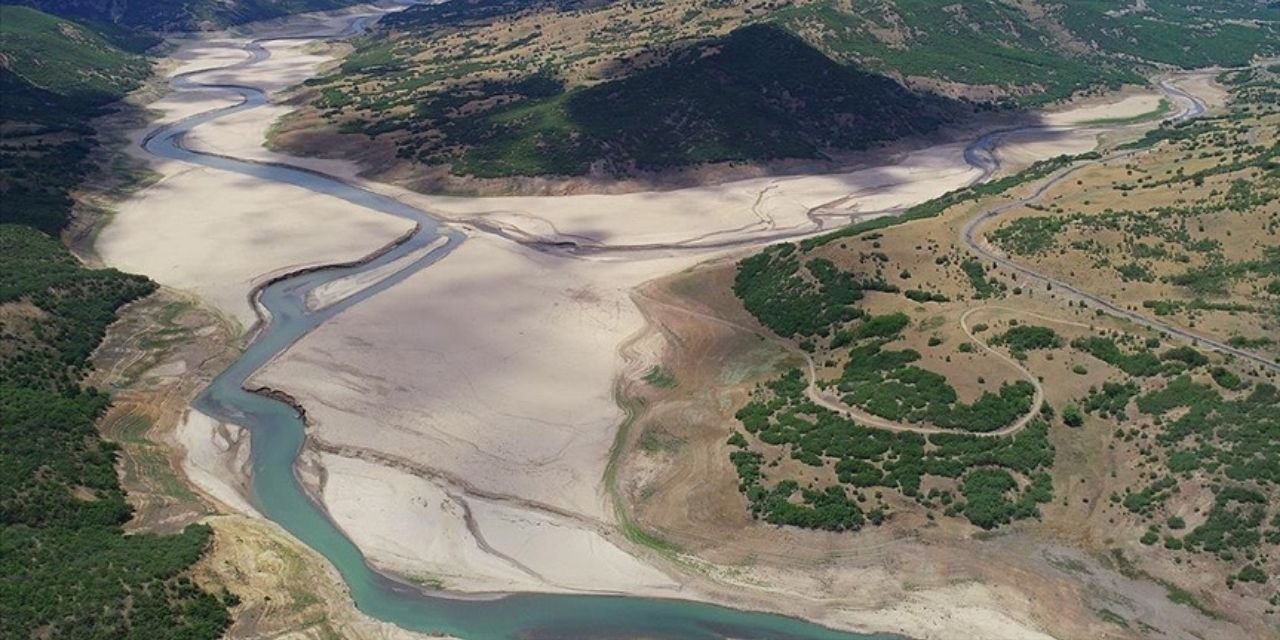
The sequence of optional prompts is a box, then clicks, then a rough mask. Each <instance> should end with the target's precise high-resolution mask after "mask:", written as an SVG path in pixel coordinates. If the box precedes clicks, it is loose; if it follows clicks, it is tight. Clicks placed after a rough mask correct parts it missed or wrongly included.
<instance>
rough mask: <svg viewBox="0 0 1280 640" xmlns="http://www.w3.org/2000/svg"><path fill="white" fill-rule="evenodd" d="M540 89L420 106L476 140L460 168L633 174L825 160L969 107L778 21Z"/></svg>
mask: <svg viewBox="0 0 1280 640" xmlns="http://www.w3.org/2000/svg"><path fill="white" fill-rule="evenodd" d="M548 93H551V92H550V91H549V92H548ZM526 95H528V94H526ZM529 98H530V99H528V100H523V101H519V102H515V103H513V104H511V105H509V106H506V107H503V108H499V109H494V110H492V111H490V112H487V113H484V114H481V115H477V116H475V117H471V118H460V119H453V120H449V119H448V113H447V111H446V110H445V109H436V110H432V109H430V107H428V106H426V105H425V104H424V105H423V106H420V108H419V110H418V113H419V115H421V116H427V117H432V118H433V119H436V120H435V121H437V122H440V123H441V124H442V127H443V128H444V130H445V131H447V132H448V133H449V134H451V135H450V137H449V138H447V139H445V141H444V142H445V143H446V144H455V145H456V144H462V145H465V146H466V147H468V149H469V150H468V151H466V152H465V153H463V154H462V155H461V157H460V158H458V159H457V160H456V161H455V163H454V165H453V166H454V169H455V171H457V172H459V173H467V174H472V175H480V176H503V175H527V174H538V173H554V174H580V173H585V172H586V171H588V170H589V168H590V167H591V165H592V164H593V163H595V164H597V165H600V164H601V163H603V164H604V166H603V168H606V169H608V170H609V171H611V172H612V173H615V174H623V173H626V172H628V171H629V170H631V169H640V170H655V169H663V168H668V167H679V166H685V165H690V164H699V163H705V162H724V161H747V160H759V159H776V158H818V157H822V156H823V152H824V150H827V149H832V148H839V149H860V148H865V147H867V146H869V145H871V144H873V143H876V142H879V141H884V140H891V139H894V138H898V137H902V136H904V135H909V134H913V133H921V132H927V131H932V130H933V129H935V128H937V126H939V125H940V124H941V123H942V122H945V121H947V120H948V119H949V118H951V117H952V116H953V115H954V114H956V113H958V112H959V111H961V110H962V107H961V106H960V105H958V104H955V103H952V102H950V101H947V100H943V99H937V98H926V97H921V96H918V95H916V94H913V93H911V92H910V91H907V90H906V89H904V88H903V87H902V86H901V85H899V84H898V83H896V82H894V81H893V80H890V79H888V78H885V77H883V76H879V75H875V74H869V73H865V72H862V71H859V70H857V69H855V68H852V67H845V66H841V65H838V64H836V63H834V62H832V61H831V60H830V59H828V58H827V57H826V56H824V55H822V54H821V53H820V52H818V51H817V50H815V49H813V48H812V47H809V46H808V45H806V44H805V43H804V42H803V41H801V40H799V39H797V38H796V37H794V36H792V35H791V34H789V33H787V32H785V31H782V30H780V29H777V28H775V27H772V26H767V25H755V26H749V27H744V28H742V29H739V30H737V31H734V32H732V33H731V34H729V35H728V36H726V37H724V38H719V39H715V40H712V41H709V42H706V43H703V44H701V45H700V46H697V47H692V48H689V49H687V50H684V51H681V52H680V53H679V54H678V55H677V56H675V57H673V58H672V59H671V60H670V61H668V63H667V64H665V65H663V66H660V67H655V68H652V69H646V70H644V71H640V72H637V73H635V74H633V75H630V76H627V77H625V78H621V79H619V80H615V81H611V82H605V83H602V84H598V85H595V86H592V87H587V88H583V89H578V90H572V91H567V92H565V91H558V90H557V91H555V92H554V93H553V94H552V95H547V96H529ZM442 102H443V101H442ZM441 106H444V104H443V103H442V104H441Z"/></svg>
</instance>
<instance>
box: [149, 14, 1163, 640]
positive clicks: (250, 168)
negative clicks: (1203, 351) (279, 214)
mask: <svg viewBox="0 0 1280 640" xmlns="http://www.w3.org/2000/svg"><path fill="white" fill-rule="evenodd" d="M368 22H369V18H368V17H359V18H354V19H353V20H352V22H351V23H350V25H349V26H348V27H347V29H346V30H345V31H344V32H343V33H342V34H339V36H345V35H351V34H353V33H355V32H357V31H359V30H360V29H363V28H364V27H365V26H366V25H367V23H368ZM326 37H333V35H332V34H325V35H319V36H305V37H302V36H299V37H298V38H305V39H319V38H326ZM245 50H246V51H247V52H248V53H249V58H248V59H246V60H244V61H241V62H237V63H234V64H232V65H229V66H226V67H221V68H220V69H204V70H201V71H198V72H192V73H189V74H182V75H179V76H176V77H174V78H173V80H172V83H171V86H172V88H173V90H174V91H177V92H183V91H208V90H210V89H216V90H222V91H226V92H231V93H235V94H238V95H239V96H240V97H241V99H242V102H240V103H239V104H237V105H234V106H230V107H225V108H220V109H215V110H212V111H208V112H205V113H202V114H198V115H195V116H191V117H189V118H186V119H183V120H181V121H179V122H176V123H172V124H168V125H164V126H161V127H159V128H157V129H155V130H154V131H152V132H150V133H149V134H148V135H147V136H146V137H145V138H144V139H143V143H142V144H143V148H144V149H145V150H146V151H147V152H149V153H151V154H153V155H156V156H159V157H162V158H168V159H172V160H178V161H182V162H187V163H191V164H195V165H201V166H205V167H209V168H212V169H216V170H220V171H228V172H233V173H237V174H242V175H247V176H252V177H254V178H257V179H261V180H268V181H275V182H279V183H285V184H289V185H293V186H296V187H301V188H304V189H307V190H310V191H312V192H314V193H318V194H324V195H328V196H332V197H335V198H340V199H342V200H345V201H347V202H349V203H352V204H354V205H357V206H360V207H364V208H367V209H370V210H374V211H378V212H381V213H383V214H386V215H391V216H396V217H399V218H404V219H407V220H411V221H413V222H414V223H416V225H417V228H416V229H415V231H414V232H413V233H411V234H409V235H408V236H406V237H405V238H403V239H402V240H401V241H400V242H399V243H397V244H395V245H393V246H391V247H389V248H386V249H385V250H383V251H382V252H380V253H378V254H375V255H374V256H371V257H369V258H368V259H366V260H363V261H361V262H359V263H358V264H346V265H333V266H330V267H325V268H320V269H309V270H304V271H300V272H297V273H294V274H289V275H286V276H282V277H280V278H277V279H275V280H273V281H271V282H269V283H267V284H266V285H264V286H262V287H261V288H260V289H259V290H257V291H256V292H255V299H256V301H257V303H258V309H259V313H260V314H261V315H262V316H263V322H262V323H261V325H260V327H259V329H258V330H257V332H256V333H255V334H254V336H253V339H252V341H251V342H250V344H249V345H248V347H247V348H246V349H245V351H244V352H243V354H242V355H241V356H240V358H239V359H238V360H236V361H235V362H234V363H233V364H232V365H231V366H230V367H229V368H227V369H226V370H225V371H223V372H222V373H221V374H219V375H218V376H217V377H216V378H215V379H214V380H213V382H212V383H211V384H210V385H209V387H208V388H206V389H205V390H203V391H202V392H201V393H200V395H199V396H198V397H197V398H196V400H195V402H194V406H195V408H196V409H197V410H199V411H201V412H202V413H205V414H207V415H209V416H211V417H213V418H215V419H218V420H221V421H225V422H228V423H233V424H237V425H241V426H243V427H245V428H247V429H249V431H250V432H251V434H252V469H253V475H252V478H253V480H252V496H251V498H252V500H253V501H254V503H255V505H256V506H257V507H258V509H260V510H261V512H262V513H263V514H264V515H265V516H266V517H268V518H270V519H272V520H274V521H275V522H277V523H279V524H280V525H281V526H283V527H284V528H285V529H286V530H288V531H289V532H290V533H291V534H292V535H294V536H295V537H296V538H298V539H299V540H301V541H302V542H303V543H305V544H306V545H308V546H310V547H311V548H312V549H314V550H316V551H317V552H319V553H320V554H321V555H323V556H324V557H325V558H326V559H328V561H329V562H331V563H332V564H333V566H334V567H335V568H336V569H337V571H338V572H339V574H341V576H342V578H343V580H344V581H345V582H346V584H347V585H348V587H349V588H350V592H351V596H352V598H353V599H354V601H355V604H356V606H357V607H359V609H360V610H361V611H363V612H365V613H366V614H368V615H370V616H371V617H373V618H376V619H378V620H383V621H387V622H391V623H394V624H396V625H398V626H400V627H403V628H406V629H410V630H414V631H423V632H431V633H439V634H447V635H452V636H457V637H461V638H468V639H490V638H493V639H498V638H555V639H562V638H583V639H586V638H630V637H644V638H660V639H668V638H669V639H677V638H678V639H692V640H696V639H702V638H707V639H712V638H742V639H765V638H770V639H774V638H776V639H797V640H799V639H808V640H827V639H831V640H835V639H846V640H848V639H863V640H867V639H872V638H885V637H887V636H868V635H861V634H854V633H847V632H841V631H836V630H832V629H828V628H826V627H822V626H820V625H816V624H813V623H809V622H805V621H802V620H798V619H794V618H788V617H784V616H779V615H773V614H765V613H755V612H748V611H740V610H735V609H730V608H725V607H718V606H714V605H708V604H701V603H696V602H691V601H683V600H671V599H659V598H639V597H623V596H602V595H564V594H554V595H553V594H532V593H521V594H502V595H495V596H493V597H486V598H462V597H451V596H449V595H448V594H445V593H440V592H432V591H428V590H424V589H421V588H419V587H417V586H413V585H411V584H408V583H406V582H404V581H401V580H398V579H396V578H394V577H392V576H389V575H386V574H383V573H381V572H379V571H377V570H374V569H373V568H372V567H371V566H370V565H369V563H368V562H367V561H366V559H365V558H364V556H363V554H362V553H361V552H360V550H359V549H358V548H357V547H356V546H355V545H354V544H353V543H352V542H351V540H350V539H348V538H347V536H346V535H345V534H344V533H343V532H342V531H341V530H340V529H339V528H338V527H337V526H336V525H334V523H333V522H332V521H331V520H330V519H329V518H328V516H327V515H326V513H325V511H324V509H323V508H322V507H321V506H320V505H318V504H317V503H316V502H315V501H314V500H313V499H312V498H311V497H310V496H309V494H308V493H307V492H305V491H304V490H303V488H302V486H301V484H300V482H299V480H298V477H297V475H296V473H295V463H296V461H297V457H298V455H299V453H300V451H301V450H302V446H303V443H304V439H305V425H304V423H303V420H302V419H301V417H300V416H299V415H298V412H297V411H296V410H295V409H294V408H293V407H291V406H290V405H288V404H286V403H284V402H282V401H280V400H277V399H274V398H271V397H268V396H266V395H263V394H259V393H253V392H250V391H248V390H246V384H247V381H248V380H249V378H250V377H251V376H252V375H253V374H254V372H256V371H257V370H258V369H259V368H261V367H262V366H264V365H265V364H266V363H267V362H268V361H270V360H271V359H272V358H274V357H275V356H276V355H278V354H280V353H282V352H283V351H285V350H286V349H288V348H289V347H290V346H291V345H292V344H294V343H295V342H296V341H297V340H299V339H300V338H302V337H303V336H304V335H306V334H307V333H308V332H310V331H312V330H313V329H315V328H316V327H318V326H320V325H321V324H322V323H324V322H325V321H327V320H329V319H331V318H333V317H334V316H336V315H338V314H340V313H342V312H343V311H344V310H346V309H348V308H351V307H353V306H355V305H358V304H360V303H361V302H363V301H364V300H367V299H368V298H370V297H372V296H375V295H377V294H378V293H379V292H382V291H384V290H386V289H388V288H390V287H393V286H395V285H396V284H397V283H399V282H401V281H403V280H405V279H406V278H408V277H409V276H411V275H413V274H414V273H416V272H417V271H419V270H421V269H424V268H427V267H429V266H431V265H432V264H433V263H435V262H436V261H438V260H440V259H442V258H444V257H445V256H447V255H448V254H449V252H450V251H452V250H453V249H454V248H456V247H457V246H458V245H459V244H460V243H461V242H463V239H464V236H463V235H462V234H461V233H459V232H457V231H454V230H450V229H447V228H445V227H444V226H442V224H441V223H440V222H439V221H438V220H436V219H434V218H432V217H431V216H430V215H428V214H427V213H425V212H423V211H421V210H418V209H415V208H413V207H411V206H409V205H407V204H404V203H402V202H400V201H398V200H395V199H392V198H389V197H386V196H382V195H379V194H377V193H374V192H371V191H368V190H366V189H363V188H361V187H359V186H356V185H353V184H349V183H346V182H343V181H341V180H339V179H337V178H333V177H330V176H327V175H324V174H321V173H317V172H313V171H308V170H305V169H301V168H296V167H291V166H287V165H283V164H270V163H261V162H254V161H248V160H241V159H236V158H231V157H227V156H221V155H214V154H208V153H202V152H197V151H193V150H190V149H188V148H187V147H185V146H184V145H183V137H184V136H185V134H186V133H187V132H189V131H191V130H192V129H193V128H195V127H197V126H200V125H203V124H206V123H209V122H212V121H214V120H217V119H219V118H223V117H226V116H228V115H231V114H233V113H236V112H240V111H244V110H248V109H253V108H256V107H259V106H262V105H264V104H267V102H268V98H267V96H266V95H265V94H264V93H263V92H262V91H260V90H258V89H256V88H253V87H248V86H238V85H227V84H201V83H199V82H197V81H195V80H194V79H193V78H194V76H196V75H199V74H202V73H208V72H209V71H217V70H226V69H228V68H232V67H242V66H247V65H252V64H257V63H259V62H261V61H263V60H265V59H266V58H267V57H269V55H270V53H269V51H267V50H266V49H265V48H264V47H263V46H262V45H261V43H260V42H256V41H255V42H250V43H248V44H246V46H245ZM1166 89H1167V90H1169V89H1170V88H1169V87H1167V86H1166ZM1002 133H1008V131H1003V132H995V133H992V134H988V135H985V136H983V137H982V138H980V139H979V140H978V141H976V142H975V143H974V144H972V145H970V147H969V149H968V150H966V153H965V159H966V161H968V162H969V163H970V164H971V165H973V166H975V167H977V168H979V169H981V170H982V177H981V178H979V179H983V178H986V177H988V176H990V175H991V174H992V173H993V172H995V171H996V170H997V169H998V168H999V162H998V160H997V159H996V157H995V155H994V153H993V148H994V146H995V137H996V135H998V134H1002ZM406 256H416V257H415V258H413V259H411V260H406V261H403V262H404V264H399V265H397V266H399V269H398V270H396V271H394V272H393V273H392V274H391V275H389V276H386V277H384V278H382V279H381V280H378V281H377V282H376V283H374V284H372V285H370V286H368V287H366V288H364V289H361V290H359V291H358V292H356V293H353V294H351V295H349V296H347V297H345V298H343V299H341V300H339V301H338V302H335V303H333V304H330V305H328V306H324V307H321V308H309V307H308V305H307V298H308V294H309V293H311V292H312V291H314V290H316V289H317V287H321V286H323V285H325V284H327V283H331V282H334V281H336V280H339V279H342V278H346V277H348V276H352V275H356V274H362V273H366V272H371V271H374V270H378V269H379V268H383V267H385V265H387V264H389V263H392V262H395V261H397V260H399V259H401V258H405V257H406ZM384 270H385V269H384ZM379 273H381V272H379ZM441 304H447V302H442V303H441ZM441 339H447V336H441Z"/></svg>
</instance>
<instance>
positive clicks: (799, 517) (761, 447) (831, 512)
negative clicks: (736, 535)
mask: <svg viewBox="0 0 1280 640" xmlns="http://www.w3.org/2000/svg"><path fill="white" fill-rule="evenodd" d="M805 387H806V383H805V379H804V376H803V375H802V374H801V372H800V370H798V369H792V370H789V371H787V372H786V373H784V374H783V375H782V376H780V377H778V378H776V379H774V380H772V381H770V382H768V383H767V384H765V385H763V386H761V387H760V388H759V389H757V390H756V392H755V393H754V394H753V397H752V399H751V401H750V402H749V403H748V404H747V405H746V406H744V407H743V408H742V409H740V410H739V411H738V412H737V418H738V420H739V421H740V422H741V424H742V426H743V428H744V431H745V433H744V432H735V433H734V434H733V435H732V436H731V437H730V440H729V444H730V445H731V446H732V447H733V448H734V451H733V452H732V453H731V454H730V460H731V462H733V464H734V466H735V467H736V468H737V470H738V477H739V489H740V490H741V491H742V492H743V493H744V494H745V495H746V496H747V500H748V503H749V504H750V508H751V511H752V513H753V515H755V516H756V517H758V518H761V519H764V520H766V521H768V522H774V523H777V524H791V525H795V526H802V527H811V528H824V529H831V530H844V529H853V528H856V526H855V524H854V522H855V520H856V518H857V516H854V515H852V514H853V513H855V510H854V508H856V507H858V504H857V502H858V501H857V500H854V499H852V498H850V494H851V492H852V493H855V494H856V492H857V491H859V490H865V489H871V488H881V489H888V490H894V491H898V492H900V493H901V494H902V495H904V496H907V497H911V498H914V499H916V500H917V502H919V503H920V504H921V505H922V506H924V507H925V508H936V507H938V506H939V505H936V504H934V503H933V501H932V499H931V497H925V496H922V495H920V487H921V483H922V482H923V480H924V478H926V477H928V476H933V477H935V478H939V479H946V480H951V481H953V482H961V479H962V478H965V477H967V476H968V475H969V474H972V473H974V472H975V471H977V470H983V469H999V470H1002V471H1003V472H1004V473H1006V474H1019V475H1022V476H1025V477H1027V478H1028V479H1029V480H1028V489H1025V490H1023V491H1022V492H1020V493H1019V492H1014V494H1011V495H1010V496H1005V495H1004V494H1003V493H1002V494H1001V495H1000V496H999V500H997V501H993V500H990V499H988V498H989V497H990V496H988V495H987V494H985V493H982V494H981V495H979V493H980V492H979V493H975V496H977V497H978V504H977V505H975V506H974V507H973V508H972V509H971V510H968V511H966V507H967V505H968V503H969V500H967V499H966V500H954V501H953V500H944V501H943V505H942V506H945V507H946V511H945V513H946V514H947V515H951V516H960V515H963V516H965V517H966V518H968V519H969V520H970V521H971V522H973V523H974V524H977V525H979V526H983V527H991V526H995V525H997V524H999V523H1003V522H1009V521H1012V520H1017V519H1021V518H1026V517H1035V516H1037V515H1038V514H1039V509H1038V508H1037V507H1036V505H1038V504H1040V503H1043V502H1045V501H1046V500H1047V499H1048V497H1049V496H1051V495H1052V488H1051V486H1050V483H1049V481H1048V476H1047V475H1045V474H1043V473H1042V472H1043V470H1044V469H1047V468H1048V467H1050V466H1052V464H1053V460H1054V449H1053V445H1052V444H1050V443H1049V440H1048V431H1049V426H1048V423H1047V422H1045V421H1044V420H1043V419H1036V420H1034V421H1032V423H1031V424H1030V425H1028V427H1027V428H1026V429H1024V430H1022V431H1021V432H1019V433H1018V434H1016V435H1014V436H1011V437H1007V438H990V437H987V438H984V437H979V436H974V435H970V434H965V433H953V434H950V433H949V434H932V435H929V436H928V437H926V436H923V435H920V434H916V433H907V432H892V431H885V430H882V429H873V428H868V427H864V426H861V425H859V424H857V423H856V422H853V421H851V420H849V419H848V418H845V417H843V416H841V415H839V414H837V413H835V412H832V411H829V410H827V409H825V408H822V407H820V406H818V405H816V404H814V403H812V402H811V401H809V400H808V399H807V398H806V396H805ZM757 443H758V444H757ZM768 451H773V452H778V453H777V455H779V456H781V455H784V454H785V455H789V456H790V457H791V458H793V459H795V460H798V461H800V462H803V463H805V464H807V465H810V466H813V467H828V468H831V469H832V470H833V471H835V475H836V478H837V480H838V483H839V486H833V485H829V486H825V487H824V486H817V487H815V486H808V487H805V488H803V489H802V488H801V487H800V486H799V485H796V484H794V483H793V482H789V481H790V480H793V479H792V478H785V477H784V478H779V479H776V480H773V479H771V478H769V477H768V474H767V470H768V469H772V468H776V466H777V458H773V459H767V458H766V454H765V453H764V452H768ZM1041 476H1043V477H1041ZM1010 477H1012V476H1010ZM771 480H772V482H771ZM974 486H975V487H977V486H978V485H974ZM1006 493H1007V492H1006ZM797 497H798V498H799V499H798V500H797ZM864 497H865V496H864ZM948 497H949V494H948ZM1005 502H1007V503H1008V504H1004V503H1005ZM997 503H999V505H997ZM1000 505H1003V506H1000ZM997 507H998V508H997ZM885 515H886V514H885V511H884V510H883V509H880V508H879V507H877V508H876V509H872V510H870V511H867V512H866V513H865V516H866V519H867V521H869V522H871V523H873V524H878V522H879V520H880V519H882V518H883V517H884V516H885ZM861 524H862V523H861V522H860V521H859V522H857V526H861Z"/></svg>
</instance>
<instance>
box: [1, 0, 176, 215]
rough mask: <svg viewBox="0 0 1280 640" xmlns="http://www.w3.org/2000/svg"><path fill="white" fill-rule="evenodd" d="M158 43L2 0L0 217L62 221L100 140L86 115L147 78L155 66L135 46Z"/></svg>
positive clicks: (100, 109) (97, 111) (90, 115)
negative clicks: (104, 31) (105, 31)
mask: <svg viewBox="0 0 1280 640" xmlns="http://www.w3.org/2000/svg"><path fill="white" fill-rule="evenodd" d="M153 43H154V40H152V39H150V38H145V37H139V36H136V35H131V34H127V33H125V32H120V31H116V32H113V34H112V35H111V37H110V38H109V37H108V36H107V35H105V34H104V33H103V32H100V31H98V30H95V29H93V28H91V27H88V26H85V25H81V24H79V23H76V22H72V21H69V20H63V19H60V18H55V17H53V16H49V15H46V14H43V13H40V12H38V11H35V10H33V9H28V8H26V7H14V6H3V7H0V91H3V93H4V100H0V122H3V126H4V131H5V136H4V139H3V141H2V142H0V222H17V223H21V224H25V225H29V226H32V227H35V228H37V229H39V230H41V231H44V232H45V233H50V234H56V233H58V232H59V231H60V230H61V229H62V227H63V225H64V224H65V223H66V219H67V215H68V212H69V211H70V208H71V200H70V198H69V196H68V195H67V192H68V191H70V189H71V188H72V187H73V185H75V184H76V183H78V182H79V181H80V179H81V178H82V177H83V174H84V172H85V171H86V170H87V167H86V166H85V160H86V158H87V157H88V155H89V152H90V151H91V150H92V149H93V146H94V144H95V143H94V140H93V130H92V128H91V127H90V126H89V120H90V119H92V118H94V117H97V116H99V115H102V114H103V113H105V111H106V107H107V105H108V104H110V103H111V102H113V101H116V100H119V99H120V98H121V97H123V96H124V95H125V94H126V93H128V92H129V91H131V90H133V89H136V88H137V87H139V86H140V85H141V84H142V82H143V80H144V79H145V78H146V77H147V75H148V74H149V73H150V70H151V66H150V63H149V62H148V61H147V60H146V59H145V58H144V57H142V56H141V55H140V54H139V53H138V52H139V51H140V50H141V49H143V48H145V47H147V46H149V45H150V44H153ZM125 47H128V48H125Z"/></svg>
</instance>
